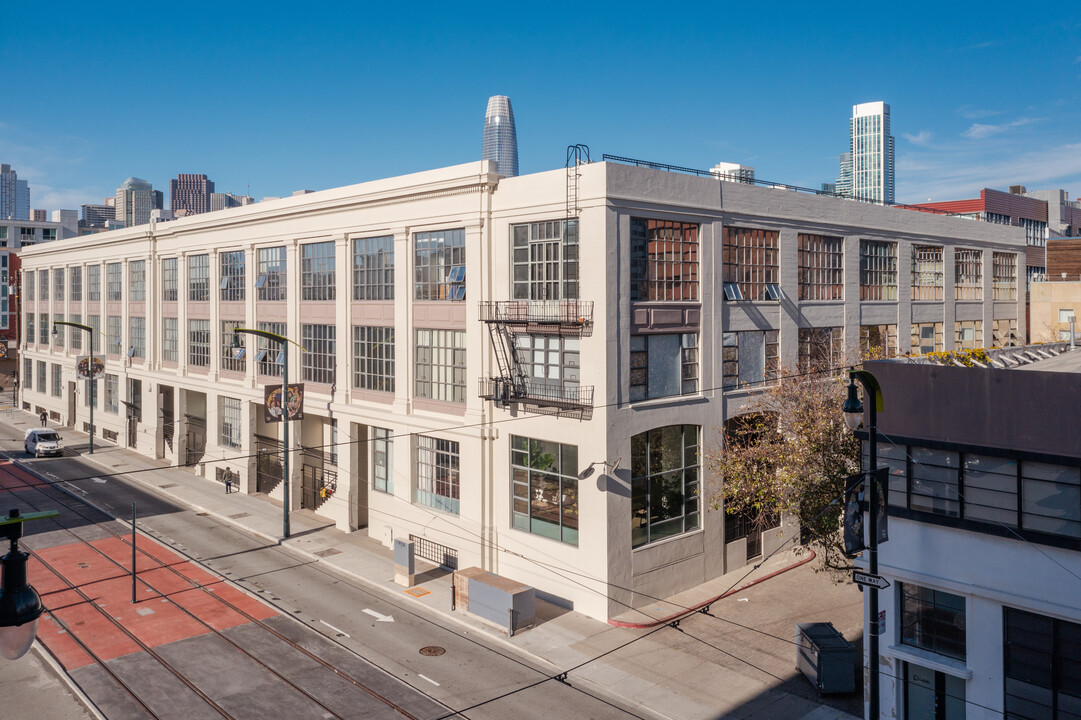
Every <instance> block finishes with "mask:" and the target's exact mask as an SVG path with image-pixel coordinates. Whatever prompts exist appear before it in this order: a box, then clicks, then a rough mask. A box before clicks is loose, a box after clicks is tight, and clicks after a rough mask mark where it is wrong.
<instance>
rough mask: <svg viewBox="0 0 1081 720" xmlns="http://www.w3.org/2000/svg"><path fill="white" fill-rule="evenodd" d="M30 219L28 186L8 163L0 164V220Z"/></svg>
mask: <svg viewBox="0 0 1081 720" xmlns="http://www.w3.org/2000/svg"><path fill="white" fill-rule="evenodd" d="M29 219H30V186H29V185H28V184H27V182H26V181H25V180H20V179H19V174H18V172H16V171H15V169H14V168H12V167H11V166H10V165H7V164H3V165H0V220H29Z"/></svg>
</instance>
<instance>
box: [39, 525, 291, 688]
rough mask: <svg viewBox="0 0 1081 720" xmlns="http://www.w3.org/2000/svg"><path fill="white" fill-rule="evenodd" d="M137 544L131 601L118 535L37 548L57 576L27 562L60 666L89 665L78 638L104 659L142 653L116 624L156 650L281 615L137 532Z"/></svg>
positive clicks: (127, 561)
mask: <svg viewBox="0 0 1081 720" xmlns="http://www.w3.org/2000/svg"><path fill="white" fill-rule="evenodd" d="M137 543H138V548H139V550H140V552H139V554H138V555H137V557H136V580H137V584H136V598H137V600H138V602H136V603H135V604H132V603H131V575H130V572H129V571H128V570H127V568H130V567H131V545H130V544H129V543H128V542H126V541H125V540H124V539H123V538H117V537H110V538H104V539H100V540H94V541H92V542H76V543H71V544H68V545H58V546H54V547H51V548H45V549H42V550H40V551H38V553H37V554H38V555H39V556H40V558H41V560H42V561H44V562H45V563H48V564H49V565H50V566H51V567H52V568H54V569H55V574H54V572H53V571H52V570H50V569H49V568H46V567H45V566H44V565H43V564H42V562H39V561H38V559H37V558H32V559H31V562H32V563H33V567H32V568H31V572H32V573H33V575H32V577H33V578H34V586H35V587H36V588H37V589H38V591H39V592H40V593H41V594H42V600H43V602H44V603H45V606H46V608H47V609H48V614H47V615H46V616H44V617H43V618H42V621H41V623H40V624H39V629H38V637H39V638H40V639H41V641H42V642H43V643H44V644H45V646H46V647H47V648H48V649H49V651H50V652H51V653H52V654H53V655H54V656H55V657H56V658H57V660H59V662H60V664H61V665H63V667H64V668H65V669H66V670H69V671H70V670H73V669H75V668H78V667H83V666H85V665H89V664H92V663H93V662H94V659H93V658H92V657H91V656H90V654H88V653H87V652H86V651H85V650H83V649H82V648H81V647H80V644H79V643H80V642H81V643H83V644H85V645H86V647H87V648H88V649H89V650H90V652H92V653H93V654H94V655H96V656H97V657H98V658H99V659H100V660H101V661H103V662H104V661H108V660H112V659H114V658H117V657H121V656H123V655H127V654H130V653H134V652H140V651H141V650H142V647H141V646H140V645H139V643H138V642H136V641H135V640H133V639H132V637H129V635H128V634H127V633H125V632H124V630H122V629H121V627H122V628H124V629H126V630H127V631H128V632H129V633H131V635H132V636H134V637H135V638H137V639H138V640H139V641H140V642H142V643H144V644H146V645H148V646H150V647H157V646H160V645H164V644H166V643H172V642H176V641H177V640H183V639H186V638H189V637H194V636H196V635H203V634H206V633H208V632H211V629H210V628H213V629H215V630H224V629H226V628H231V627H236V626H238V625H243V624H245V623H247V622H250V620H249V618H248V617H246V616H245V615H244V614H242V613H247V614H248V615H250V616H251V617H254V618H256V619H258V620H265V619H267V618H271V617H275V616H277V615H278V614H279V613H278V611H277V610H276V609H274V608H272V607H270V606H269V605H267V604H266V603H264V602H262V601H261V600H259V599H258V598H255V597H253V596H251V595H249V594H247V593H246V592H244V591H242V590H240V589H238V588H236V587H233V586H231V585H229V584H227V583H225V581H224V579H223V578H221V577H220V576H218V575H215V574H213V573H211V572H208V571H206V570H205V569H203V568H201V567H199V566H197V565H195V564H194V563H192V562H191V561H189V560H188V559H186V558H184V557H183V556H181V555H180V554H179V553H177V552H176V551H174V550H172V549H170V548H168V547H166V546H164V545H162V544H160V543H158V542H157V541H155V540H153V539H151V538H146V537H142V536H140V537H139V538H138V540H137ZM143 551H145V552H146V553H148V554H150V555H152V556H153V557H148V556H147V555H146V554H143ZM112 559H115V561H116V563H120V566H119V567H118V565H117V564H116V563H114V562H113V561H112ZM65 581H66V582H65ZM68 582H70V583H71V584H72V585H75V586H76V587H77V588H78V590H79V591H81V592H82V593H85V595H86V596H88V597H89V598H90V600H89V602H88V601H87V600H85V599H84V598H83V597H82V596H81V595H80V594H79V593H78V592H77V591H76V590H74V589H70V588H69V587H68V585H67V583H68ZM193 582H194V583H195V584H196V586H193V584H192V583H193ZM227 603H228V604H227ZM229 605H233V606H236V608H237V609H234V608H233V607H230V606H229ZM193 616H194V617H193ZM114 620H115V621H116V622H117V623H119V624H120V626H121V627H117V626H116V625H115V624H114V622H113V621H114ZM61 624H62V625H63V626H64V627H66V628H67V630H65V629H64V627H62V626H61ZM208 626H209V627H208Z"/></svg>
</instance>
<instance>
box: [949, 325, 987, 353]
mask: <svg viewBox="0 0 1081 720" xmlns="http://www.w3.org/2000/svg"><path fill="white" fill-rule="evenodd" d="M955 329H956V332H957V336H956V338H955V340H954V347H955V348H956V349H958V350H975V349H976V348H982V347H983V321H982V320H959V321H957V325H956V328H955Z"/></svg>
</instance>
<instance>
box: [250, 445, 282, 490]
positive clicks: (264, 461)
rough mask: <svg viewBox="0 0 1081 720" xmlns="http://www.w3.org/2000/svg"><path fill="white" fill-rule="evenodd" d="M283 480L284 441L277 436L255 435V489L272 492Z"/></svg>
mask: <svg viewBox="0 0 1081 720" xmlns="http://www.w3.org/2000/svg"><path fill="white" fill-rule="evenodd" d="M281 481H282V443H281V440H278V439H277V438H271V437H266V436H265V435H256V436H255V491H256V492H261V493H266V494H270V493H271V492H273V490H274V488H276V487H278V484H279V483H281Z"/></svg>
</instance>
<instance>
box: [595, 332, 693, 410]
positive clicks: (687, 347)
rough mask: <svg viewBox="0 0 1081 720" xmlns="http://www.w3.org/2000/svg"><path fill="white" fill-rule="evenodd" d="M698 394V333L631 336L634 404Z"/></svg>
mask: <svg viewBox="0 0 1081 720" xmlns="http://www.w3.org/2000/svg"><path fill="white" fill-rule="evenodd" d="M575 355H576V357H575V360H576V361H577V359H578V358H577V353H575ZM577 381H578V367H577V363H576V366H575V383H576V384H577ZM696 392H698V333H664V334H657V335H631V375H630V393H631V396H630V397H631V402H636V401H639V400H648V399H653V398H661V397H671V396H675V395H691V394H694V393H696Z"/></svg>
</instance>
